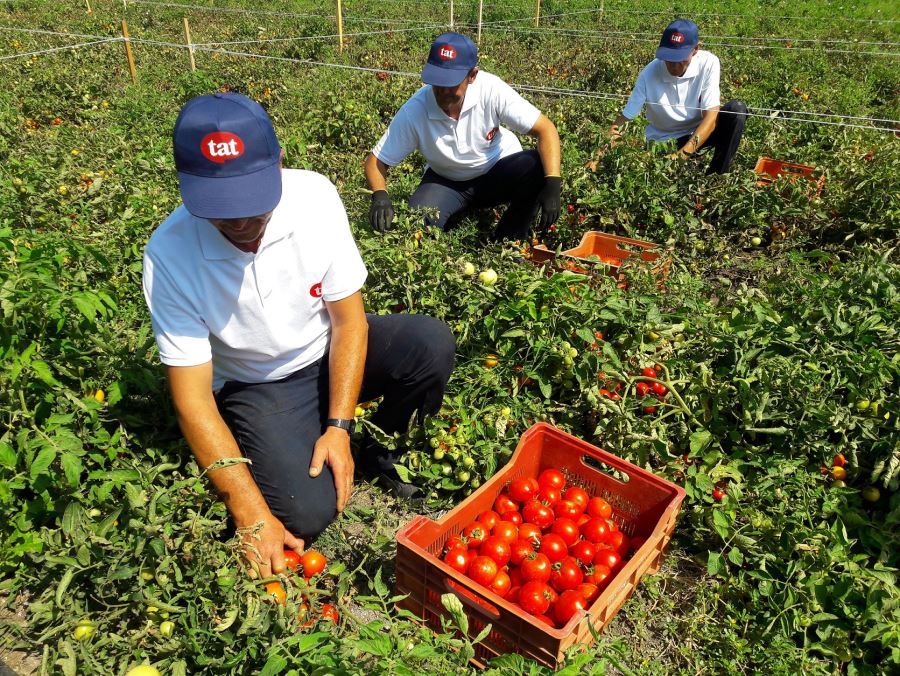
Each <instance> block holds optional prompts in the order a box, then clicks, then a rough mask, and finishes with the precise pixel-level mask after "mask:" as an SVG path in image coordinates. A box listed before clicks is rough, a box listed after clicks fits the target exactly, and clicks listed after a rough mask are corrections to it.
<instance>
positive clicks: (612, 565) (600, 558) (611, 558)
mask: <svg viewBox="0 0 900 676" xmlns="http://www.w3.org/2000/svg"><path fill="white" fill-rule="evenodd" d="M621 563H622V557H621V556H619V553H618V552H617V551H616V550H615V549H601V550H600V551H598V552H597V555H596V556H595V557H594V565H595V566H596V565H600V566H606V567H607V568H609V569H610V570H617V569H618V568H619V565H620V564H621Z"/></svg>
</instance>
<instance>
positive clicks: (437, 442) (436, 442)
mask: <svg viewBox="0 0 900 676" xmlns="http://www.w3.org/2000/svg"><path fill="white" fill-rule="evenodd" d="M428 444H429V445H430V446H431V447H432V448H437V447H438V446H440V445H441V440H440V439H438V438H437V437H431V439H429V440H428Z"/></svg>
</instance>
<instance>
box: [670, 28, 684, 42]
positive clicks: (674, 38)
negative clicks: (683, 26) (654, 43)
mask: <svg viewBox="0 0 900 676" xmlns="http://www.w3.org/2000/svg"><path fill="white" fill-rule="evenodd" d="M669 41H670V42H673V43H674V44H676V45H680V44H681V43H682V42H684V34H683V33H678V32H677V31H676V32H675V33H672V35H671V36H670V37H669Z"/></svg>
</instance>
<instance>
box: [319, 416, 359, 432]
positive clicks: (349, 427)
mask: <svg viewBox="0 0 900 676" xmlns="http://www.w3.org/2000/svg"><path fill="white" fill-rule="evenodd" d="M325 427H340V428H341V429H342V430H345V431H346V432H347V434H353V430H355V429H356V421H355V420H354V419H353V418H350V419H345V418H329V419H328V420H326V421H325Z"/></svg>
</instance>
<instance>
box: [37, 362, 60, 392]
mask: <svg viewBox="0 0 900 676" xmlns="http://www.w3.org/2000/svg"><path fill="white" fill-rule="evenodd" d="M31 368H32V369H34V372H35V374H37V377H38V378H40V379H41V380H43V381H44V382H45V383H47V384H48V385H51V386H53V387H61V386H62V383H60V382H59V381H58V380H57V379H56V378H54V377H53V371H51V370H50V365H49V364H48V363H47V362H45V361H41V360H40V359H36V360H35V361H33V362H31Z"/></svg>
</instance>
